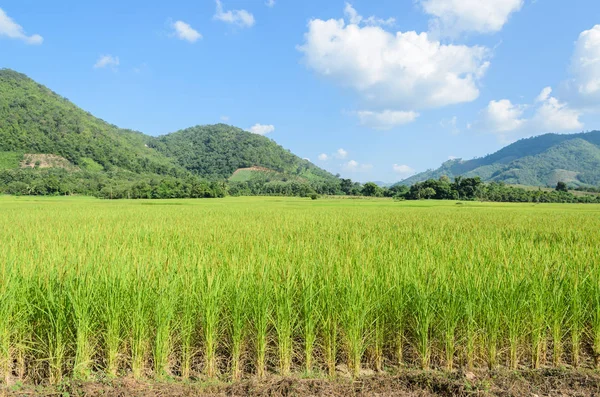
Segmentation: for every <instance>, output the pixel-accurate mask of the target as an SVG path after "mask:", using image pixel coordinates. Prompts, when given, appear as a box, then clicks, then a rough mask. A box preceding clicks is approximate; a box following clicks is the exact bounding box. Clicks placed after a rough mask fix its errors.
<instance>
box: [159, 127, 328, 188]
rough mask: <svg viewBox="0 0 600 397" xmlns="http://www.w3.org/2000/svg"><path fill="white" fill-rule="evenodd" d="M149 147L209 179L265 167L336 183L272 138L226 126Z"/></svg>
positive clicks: (164, 139)
mask: <svg viewBox="0 0 600 397" xmlns="http://www.w3.org/2000/svg"><path fill="white" fill-rule="evenodd" d="M149 145H150V146H151V147H152V148H155V149H156V150H157V151H159V152H160V153H163V154H164V155H165V156H167V157H169V158H171V159H173V160H174V161H175V162H177V163H178V164H179V165H180V166H182V167H183V168H185V169H187V170H189V171H191V172H192V173H194V174H196V175H199V176H202V177H205V178H209V179H215V180H219V179H221V180H222V179H227V178H229V177H231V176H232V174H233V173H234V172H235V171H236V170H238V169H240V168H250V167H264V168H267V169H269V170H272V171H276V172H278V173H282V174H287V175H289V176H290V178H293V177H302V178H306V179H308V180H335V179H337V178H336V177H335V176H334V175H331V174H330V173H328V172H327V171H324V170H322V169H320V168H318V167H316V166H315V165H313V164H312V163H311V162H309V161H308V160H303V159H301V158H300V157H298V156H296V155H294V154H292V153H290V152H289V151H287V150H285V149H284V148H282V147H281V146H279V145H278V144H277V143H275V142H274V141H272V140H271V139H269V138H266V137H264V136H261V135H257V134H252V133H249V132H247V131H244V130H242V129H239V128H236V127H231V126H228V125H225V124H217V125H205V126H197V127H192V128H188V129H185V130H182V131H178V132H174V133H172V134H169V135H165V136H161V137H158V138H156V139H154V140H152V141H151V142H150V144H149Z"/></svg>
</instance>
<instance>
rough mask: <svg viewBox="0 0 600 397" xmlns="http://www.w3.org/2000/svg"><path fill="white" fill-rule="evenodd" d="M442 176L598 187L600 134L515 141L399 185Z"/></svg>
mask: <svg viewBox="0 0 600 397" xmlns="http://www.w3.org/2000/svg"><path fill="white" fill-rule="evenodd" d="M442 176H448V177H450V178H453V177H456V176H464V177H476V176H478V177H480V178H481V179H482V180H483V181H486V182H504V183H507V184H515V185H516V184H519V185H529V186H555V185H556V183H557V182H559V181H562V182H566V183H568V184H569V185H570V186H573V187H577V186H597V185H599V184H600V131H591V132H587V133H580V134H568V135H560V134H545V135H541V136H537V137H533V138H527V139H522V140H520V141H517V142H515V143H513V144H511V145H509V146H507V147H505V148H503V149H501V150H499V151H497V152H496V153H493V154H490V155H488V156H485V157H482V158H477V159H473V160H466V161H464V160H461V159H456V160H450V161H446V162H445V163H443V164H442V166H441V167H440V168H438V169H436V170H428V171H426V172H422V173H420V174H417V175H414V176H412V177H410V178H408V179H405V180H403V181H402V182H400V183H401V184H406V185H412V184H414V183H416V182H422V181H425V180H427V179H439V178H440V177H442Z"/></svg>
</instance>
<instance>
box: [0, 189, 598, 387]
mask: <svg viewBox="0 0 600 397" xmlns="http://www.w3.org/2000/svg"><path fill="white" fill-rule="evenodd" d="M599 246H600V206H598V205H589V204H585V205H577V204H574V205H570V204H558V205H551V204H548V205H541V204H538V205H531V204H523V205H521V204H487V203H486V204H483V203H455V202H433V201H419V202H394V201H391V200H341V199H323V200H317V201H311V200H309V199H293V198H226V199H221V200H171V201H101V200H95V199H84V198H48V199H44V198H11V197H0V377H1V379H2V382H8V383H10V382H15V381H20V382H31V383H49V384H57V383H60V382H61V381H62V380H64V379H65V378H75V379H91V378H94V377H96V376H100V375H102V376H108V377H120V376H133V377H136V378H142V379H148V378H151V379H159V380H160V379H177V380H190V379H191V380H197V379H201V380H221V381H236V380H240V379H243V378H249V377H256V378H265V377H268V376H271V375H273V374H277V375H282V376H288V375H299V376H307V377H335V376H336V375H337V374H338V373H339V371H340V368H346V369H347V371H348V372H349V373H350V374H351V375H352V376H360V374H361V373H362V372H363V371H364V370H365V369H369V370H374V371H387V372H390V373H392V372H395V371H402V370H403V369H405V368H416V369H436V370H442V371H452V370H456V369H458V368H464V369H479V368H481V369H487V368H489V369H495V368H501V367H502V368H508V369H521V368H540V367H564V366H567V367H585V368H593V367H596V366H598V364H599V358H600V249H599Z"/></svg>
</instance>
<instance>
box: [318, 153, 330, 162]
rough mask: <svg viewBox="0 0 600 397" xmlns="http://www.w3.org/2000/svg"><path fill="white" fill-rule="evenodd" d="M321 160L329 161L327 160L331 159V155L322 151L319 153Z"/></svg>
mask: <svg viewBox="0 0 600 397" xmlns="http://www.w3.org/2000/svg"><path fill="white" fill-rule="evenodd" d="M319 160H320V161H327V160H329V156H328V155H327V154H325V153H321V154H320V155H319Z"/></svg>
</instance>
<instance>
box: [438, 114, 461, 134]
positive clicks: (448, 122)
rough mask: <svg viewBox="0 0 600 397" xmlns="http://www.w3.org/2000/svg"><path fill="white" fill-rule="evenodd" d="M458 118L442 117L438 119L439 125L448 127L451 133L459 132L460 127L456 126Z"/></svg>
mask: <svg viewBox="0 0 600 397" xmlns="http://www.w3.org/2000/svg"><path fill="white" fill-rule="evenodd" d="M457 124H458V118H457V117H456V116H453V117H452V118H450V119H442V120H440V127H442V128H445V129H449V130H450V132H451V133H452V134H453V135H458V134H460V129H459V128H458V125H457Z"/></svg>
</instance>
